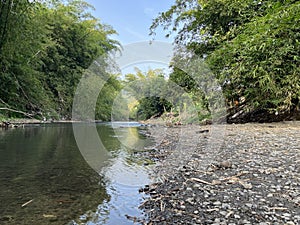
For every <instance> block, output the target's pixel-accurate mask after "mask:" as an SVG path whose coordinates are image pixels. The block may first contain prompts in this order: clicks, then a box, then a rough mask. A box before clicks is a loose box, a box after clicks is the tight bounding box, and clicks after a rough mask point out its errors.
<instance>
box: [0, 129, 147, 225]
mask: <svg viewBox="0 0 300 225" xmlns="http://www.w3.org/2000/svg"><path fill="white" fill-rule="evenodd" d="M87 126H88V125H87ZM86 130H88V129H86V127H84V126H83V127H82V131H83V134H84V136H83V138H86V140H88V137H89V136H88V133H86V132H85V133H84V131H86ZM97 131H98V133H99V136H100V137H101V140H102V142H103V145H104V146H105V148H106V150H108V152H107V151H102V150H101V151H100V152H105V153H104V154H102V153H101V154H99V152H98V155H97V158H96V161H97V163H98V164H97V166H98V169H100V170H99V171H98V172H99V173H97V172H95V170H93V169H92V168H91V167H90V166H89V165H88V164H87V163H86V161H85V160H84V159H83V157H82V155H81V153H80V151H79V150H78V148H77V145H76V142H75V140H74V136H73V130H72V127H71V125H67V124H64V125H47V126H39V127H26V128H24V129H23V128H20V129H11V130H5V131H4V130H0V202H1V204H0V224H54V225H55V224H59V225H61V224H71V223H73V224H132V222H130V221H127V220H126V218H125V214H129V215H136V216H139V213H140V212H139V210H138V209H137V206H138V205H139V203H140V201H141V198H142V196H139V194H138V191H137V190H138V188H139V187H140V186H142V185H143V184H146V183H148V177H147V171H146V168H145V167H144V166H143V164H144V162H145V161H144V160H143V159H140V158H138V157H135V155H134V151H133V150H132V149H131V148H129V147H128V146H126V145H124V144H122V143H138V142H139V140H141V139H143V137H142V136H141V135H140V134H139V132H138V128H136V127H135V128H132V127H120V128H119V129H118V130H117V132H116V130H114V129H113V128H112V126H111V124H105V125H103V124H100V125H97ZM118 138H119V139H118ZM143 143H144V144H146V143H148V142H147V141H146V142H143ZM139 147H140V148H143V146H142V145H140V146H139ZM99 159H100V160H99ZM99 161H100V164H101V165H100V164H99ZM26 203H28V204H27V205H26ZM23 204H25V206H24V207H22V205H23Z"/></svg>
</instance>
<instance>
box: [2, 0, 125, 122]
mask: <svg viewBox="0 0 300 225" xmlns="http://www.w3.org/2000/svg"><path fill="white" fill-rule="evenodd" d="M90 9H91V6H90V5H89V4H87V3H86V2H84V1H82V0H70V1H67V2H64V3H62V2H61V1H56V0H47V1H27V0H20V1H10V0H3V1H1V5H0V19H1V22H0V50H1V51H0V66H1V70H0V80H1V82H0V108H1V109H0V110H1V113H2V114H5V115H7V116H24V115H29V116H39V117H42V116H43V117H55V118H56V119H58V118H70V116H71V107H72V101H73V97H74V92H75V89H76V86H77V84H78V83H79V80H80V78H81V76H82V74H83V71H84V70H86V69H88V68H89V66H90V65H91V63H92V62H93V61H94V60H96V59H97V58H102V60H103V61H105V59H106V58H107V54H108V52H109V51H111V50H116V49H118V48H119V43H118V42H117V41H115V40H112V39H110V38H109V35H111V34H114V33H116V32H115V31H114V30H113V29H112V28H111V27H110V26H108V25H104V24H102V23H100V21H99V20H98V19H96V18H94V17H93V16H91V15H90V13H88V11H89V10H90ZM107 66H108V65H107V64H105V65H104V68H103V70H104V71H105V70H106V68H107ZM99 75H103V76H108V75H107V73H104V72H103V73H100V74H99ZM115 81H116V82H118V81H117V80H116V79H115ZM109 84H111V83H109ZM111 85H112V86H114V85H113V84H111ZM114 87H115V86H114ZM114 87H113V88H114ZM107 94H108V95H109V93H107ZM7 109H8V110H7ZM20 112H21V114H20Z"/></svg>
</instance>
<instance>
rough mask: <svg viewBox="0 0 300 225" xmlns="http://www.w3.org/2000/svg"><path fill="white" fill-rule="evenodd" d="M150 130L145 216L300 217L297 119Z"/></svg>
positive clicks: (293, 220)
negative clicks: (150, 167)
mask: <svg viewBox="0 0 300 225" xmlns="http://www.w3.org/2000/svg"><path fill="white" fill-rule="evenodd" d="M224 128H225V129H224ZM220 129H221V130H222V132H219V133H218V130H220ZM149 131H150V133H151V136H152V137H153V138H154V139H155V140H156V146H155V148H153V151H151V152H148V153H144V154H146V157H149V158H150V159H152V160H154V161H156V162H157V166H156V167H155V168H154V170H153V172H152V173H151V176H152V180H153V182H152V183H151V184H149V185H146V186H145V187H144V188H142V191H143V192H145V193H146V194H148V195H149V197H148V198H147V199H145V201H144V202H143V203H142V204H141V206H140V209H141V210H142V211H143V212H144V213H145V215H146V218H147V222H143V224H148V225H150V224H152V225H153V224H215V225H217V224H232V225H233V224H261V225H265V224H289V225H293V224H300V168H299V165H300V122H299V121H296V122H279V123H265V124H254V123H253V124H237V125H236V124H225V125H212V126H199V125H186V126H181V127H171V128H170V127H168V128H166V127H164V126H160V125H158V126H155V127H150V128H149ZM223 131H224V132H223ZM213 132H215V133H213ZM218 135H219V136H218ZM218 137H219V138H218ZM214 147H215V150H212V149H213V148H214ZM208 149H210V150H209V151H208Z"/></svg>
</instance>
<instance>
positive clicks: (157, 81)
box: [125, 68, 172, 119]
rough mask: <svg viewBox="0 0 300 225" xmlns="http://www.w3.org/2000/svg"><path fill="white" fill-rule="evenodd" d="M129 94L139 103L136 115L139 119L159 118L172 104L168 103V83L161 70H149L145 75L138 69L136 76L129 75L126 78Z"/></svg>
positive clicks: (126, 87)
mask: <svg viewBox="0 0 300 225" xmlns="http://www.w3.org/2000/svg"><path fill="white" fill-rule="evenodd" d="M125 89H126V91H127V94H129V95H131V96H133V97H135V98H136V99H137V101H138V103H139V104H138V105H137V106H136V108H135V109H136V111H135V113H136V114H137V115H136V117H137V118H138V119H149V118H151V117H157V116H160V115H162V114H163V113H164V112H166V111H169V110H170V109H171V107H172V104H171V103H170V102H169V101H168V99H169V100H170V98H168V97H167V96H168V91H169V88H168V83H167V81H166V80H165V78H164V74H163V71H162V70H160V69H156V70H152V69H150V70H148V71H147V72H146V73H143V72H142V71H141V70H139V69H137V68H136V74H127V75H126V77H125Z"/></svg>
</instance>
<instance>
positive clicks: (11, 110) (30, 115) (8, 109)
mask: <svg viewBox="0 0 300 225" xmlns="http://www.w3.org/2000/svg"><path fill="white" fill-rule="evenodd" d="M0 110H5V111H10V112H15V113H20V114H22V115H24V116H27V117H29V118H33V115H32V114H29V113H26V112H23V111H20V110H15V109H10V108H6V107H5V108H0Z"/></svg>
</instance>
